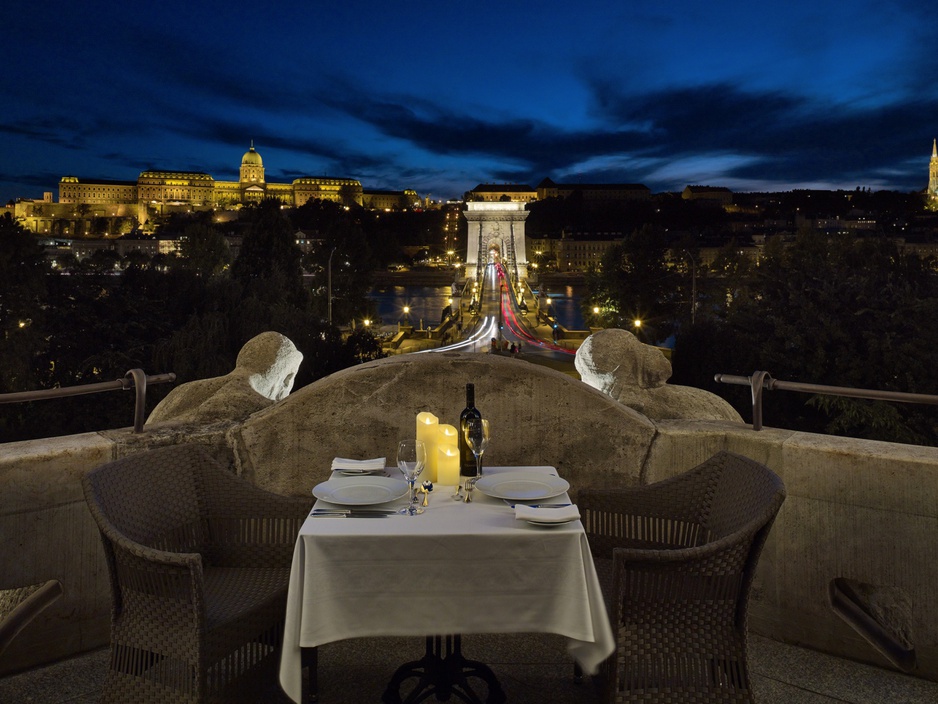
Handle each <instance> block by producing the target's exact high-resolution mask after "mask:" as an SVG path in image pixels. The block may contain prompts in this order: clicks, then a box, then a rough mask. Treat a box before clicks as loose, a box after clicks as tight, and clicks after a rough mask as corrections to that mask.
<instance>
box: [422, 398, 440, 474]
mask: <svg viewBox="0 0 938 704" xmlns="http://www.w3.org/2000/svg"><path fill="white" fill-rule="evenodd" d="M439 423H440V419H439V418H437V417H436V416H435V415H433V414H432V413H430V412H429V411H422V412H420V413H418V414H417V439H418V440H423V445H424V447H425V448H426V450H427V464H426V465H425V466H424V468H423V472H421V474H420V479H421V481H429V482H435V481H436V446H437V436H438V432H437V428H438V427H439Z"/></svg>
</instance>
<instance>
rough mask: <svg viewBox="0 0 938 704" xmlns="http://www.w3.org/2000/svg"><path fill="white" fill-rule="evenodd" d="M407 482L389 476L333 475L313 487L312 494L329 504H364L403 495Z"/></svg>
mask: <svg viewBox="0 0 938 704" xmlns="http://www.w3.org/2000/svg"><path fill="white" fill-rule="evenodd" d="M408 488H409V487H408V486H407V482H405V481H404V480H403V479H392V478H391V477H372V476H366V477H335V478H334V479H329V480H328V481H324V482H322V483H321V484H317V485H316V486H314V487H313V496H315V497H316V498H317V499H321V500H323V501H328V502H329V503H331V504H339V505H342V506H366V505H369V504H383V503H386V502H388V501H394V500H395V499H399V498H401V497H402V496H405V495H406V494H407V491H408Z"/></svg>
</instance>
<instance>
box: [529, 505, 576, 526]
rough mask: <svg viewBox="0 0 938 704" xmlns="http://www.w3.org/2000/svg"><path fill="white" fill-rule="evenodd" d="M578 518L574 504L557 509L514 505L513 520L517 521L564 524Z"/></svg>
mask: <svg viewBox="0 0 938 704" xmlns="http://www.w3.org/2000/svg"><path fill="white" fill-rule="evenodd" d="M579 517H580V510H579V509H578V508H577V507H576V504H572V505H570V506H560V507H558V508H535V507H533V506H525V505H524V504H515V518H517V519H518V520H519V521H538V522H540V523H566V522H568V521H575V520H576V519H577V518H579Z"/></svg>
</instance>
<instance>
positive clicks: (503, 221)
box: [463, 201, 528, 282]
mask: <svg viewBox="0 0 938 704" xmlns="http://www.w3.org/2000/svg"><path fill="white" fill-rule="evenodd" d="M524 205H525V204H524V203H518V202H514V201H498V202H484V201H469V202H467V203H466V209H465V210H464V211H463V215H464V216H465V218H466V221H467V222H468V223H469V228H468V229H469V238H468V242H467V246H466V278H467V279H468V278H477V277H479V276H481V275H482V272H483V270H484V268H485V265H486V263H487V262H488V258H489V249H490V248H492V246H493V245H494V247H495V248H496V249H497V250H498V253H499V257H500V259H501V262H502V264H503V265H504V266H505V270H506V271H507V272H508V276H509V277H510V278H511V280H512V281H515V282H517V281H518V279H519V278H521V279H523V278H527V270H528V257H527V253H526V250H525V246H524V221H525V220H526V219H527V217H528V211H527V210H525V209H524Z"/></svg>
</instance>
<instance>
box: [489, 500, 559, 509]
mask: <svg viewBox="0 0 938 704" xmlns="http://www.w3.org/2000/svg"><path fill="white" fill-rule="evenodd" d="M505 503H506V504H508V506H510V507H511V508H514V507H515V504H512V503H508V502H507V501H506V502H505ZM519 505H520V506H527V507H528V508H564V507H565V506H573V504H519Z"/></svg>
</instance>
